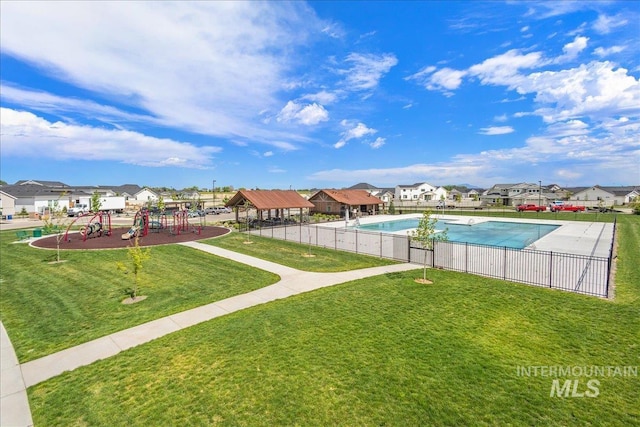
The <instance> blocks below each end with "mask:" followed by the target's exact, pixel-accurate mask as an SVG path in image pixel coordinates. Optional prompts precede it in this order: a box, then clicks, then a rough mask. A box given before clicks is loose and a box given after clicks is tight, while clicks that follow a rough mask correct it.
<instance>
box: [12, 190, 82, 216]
mask: <svg viewBox="0 0 640 427" xmlns="http://www.w3.org/2000/svg"><path fill="white" fill-rule="evenodd" d="M2 191H4V192H5V193H7V194H9V195H11V196H13V197H15V209H16V211H17V212H18V213H19V212H21V211H22V210H23V209H24V210H26V211H27V212H28V213H30V214H31V213H40V214H42V213H43V212H44V211H45V210H46V209H49V208H51V207H53V206H55V205H57V206H58V207H59V208H60V209H68V208H69V207H71V206H72V204H73V203H74V202H76V201H79V200H80V199H83V200H87V201H88V200H89V199H90V198H91V194H89V193H86V192H82V191H76V190H75V189H73V188H70V187H61V186H58V187H46V186H43V185H42V184H40V183H36V184H33V183H31V184H30V183H27V182H23V183H22V184H17V185H4V186H2ZM87 203H88V202H87Z"/></svg>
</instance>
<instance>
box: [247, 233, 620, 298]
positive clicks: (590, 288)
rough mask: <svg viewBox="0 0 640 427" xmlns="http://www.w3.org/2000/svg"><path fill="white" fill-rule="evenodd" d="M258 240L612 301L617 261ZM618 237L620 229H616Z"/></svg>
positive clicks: (493, 249)
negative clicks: (612, 278) (613, 269)
mask: <svg viewBox="0 0 640 427" xmlns="http://www.w3.org/2000/svg"><path fill="white" fill-rule="evenodd" d="M250 232H251V233H252V234H256V235H260V236H263V237H269V238H274V239H280V240H287V241H294V242H297V243H301V244H308V245H312V246H319V247H324V248H330V249H335V250H341V251H348V252H354V253H360V254H365V255H372V256H377V257H381V258H388V259H393V260H396V261H402V262H410V263H415V264H420V265H424V263H425V262H426V263H427V265H428V266H431V267H433V268H442V269H445V270H451V271H459V272H464V273H469V274H476V275H479V276H486V277H493V278H498V279H503V280H508V281H512V282H518V283H524V284H528V285H534V286H541V287H548V288H554V289H562V290H565V291H570V292H576V293H580V294H585V295H592V296H598V297H608V296H609V280H610V272H611V258H612V251H613V243H612V248H611V249H610V251H609V256H608V257H598V256H593V255H576V254H568V253H560V252H548V251H539V250H531V249H513V248H507V247H498V246H488V245H478V244H471V243H457V242H448V241H444V242H434V245H433V249H432V250H428V249H424V248H422V247H421V246H420V245H419V243H418V242H415V241H412V240H411V239H410V238H409V236H407V235H399V234H386V233H380V232H372V231H362V230H357V229H350V228H344V227H322V226H318V225H310V224H294V225H282V226H274V227H262V228H256V229H253V230H251V231H250ZM614 234H615V224H614Z"/></svg>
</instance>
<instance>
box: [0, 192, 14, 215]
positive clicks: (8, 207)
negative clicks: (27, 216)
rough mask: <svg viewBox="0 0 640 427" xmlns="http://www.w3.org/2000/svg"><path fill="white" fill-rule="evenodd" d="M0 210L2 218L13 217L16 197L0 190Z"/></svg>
mask: <svg viewBox="0 0 640 427" xmlns="http://www.w3.org/2000/svg"><path fill="white" fill-rule="evenodd" d="M0 212H1V214H0V215H2V217H3V218H9V216H11V217H13V216H14V215H15V214H16V198H15V197H14V196H12V195H11V194H7V193H5V192H4V191H0Z"/></svg>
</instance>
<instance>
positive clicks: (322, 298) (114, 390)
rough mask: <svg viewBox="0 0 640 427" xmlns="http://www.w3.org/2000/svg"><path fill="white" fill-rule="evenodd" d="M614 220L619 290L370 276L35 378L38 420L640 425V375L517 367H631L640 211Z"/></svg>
mask: <svg viewBox="0 0 640 427" xmlns="http://www.w3.org/2000/svg"><path fill="white" fill-rule="evenodd" d="M619 224H620V227H619V230H620V245H619V250H618V258H617V279H616V291H617V298H616V299H615V300H613V301H611V300H604V299H599V298H594V297H587V296H582V295H577V294H571V293H567V292H562V291H554V290H549V289H545V288H537V287H531V286H526V285H519V284H514V283H507V282H503V281H500V280H495V279H488V278H482V277H477V276H470V275H465V274H461V273H455V272H446V271H440V270H436V271H432V272H431V273H430V278H432V279H433V280H434V282H435V283H434V284H433V285H429V286H425V285H419V284H417V283H415V282H414V281H413V279H414V276H415V272H407V273H394V274H387V275H383V276H379V277H373V278H368V279H363V280H359V281H354V282H350V283H347V284H343V285H340V286H335V287H332V288H325V289H321V290H318V291H315V292H313V293H308V294H304V295H298V296H294V297H291V298H288V299H286V300H279V301H275V302H273V303H270V304H266V305H260V306H256V307H253V308H250V309H247V310H244V311H242V312H237V313H233V314H230V315H228V316H224V317H220V318H216V319H214V320H211V321H209V322H205V323H202V324H199V325H196V326H194V327H192V328H189V329H186V330H183V331H180V332H177V333H174V334H171V335H169V336H166V337H164V338H161V339H158V340H156V341H153V342H151V343H148V344H145V345H143V346H140V347H137V348H134V349H131V350H128V351H125V352H123V353H120V354H119V355H117V356H115V357H112V358H110V359H107V360H103V361H99V362H96V363H94V364H92V365H90V366H86V367H82V368H79V369H77V370H75V371H73V372H68V373H65V374H63V375H61V376H59V377H56V378H53V379H51V380H48V381H46V382H44V383H42V384H39V385H37V386H34V387H31V388H30V389H29V390H28V393H29V399H30V403H31V408H32V412H33V416H34V421H35V424H36V425H92V426H93V425H96V426H97V425H108V426H113V425H144V426H148V425H217V424H224V425H252V426H253V425H265V426H267V425H268V426H271V425H322V426H325V425H398V426H406V425H455V426H458V425H495V426H502V425H515V426H520V425H558V426H568V425H593V426H600V425H607V426H631V425H640V393H639V392H638V390H640V379H639V378H638V377H599V378H597V379H598V381H599V384H598V385H597V388H598V396H597V397H592V398H591V397H575V398H572V397H567V398H565V397H550V392H551V388H552V383H553V379H560V380H561V382H562V383H564V380H565V379H571V380H573V379H576V380H578V381H579V384H578V389H577V392H584V391H586V390H587V388H586V381H587V380H589V379H590V378H585V377H580V378H573V377H571V378H564V377H562V378H556V377H540V376H538V377H524V376H519V375H518V367H522V366H524V367H527V366H532V365H533V366H563V367H564V366H580V367H582V366H587V367H588V366H635V367H638V366H640V299H639V298H638V296H639V295H640V269H639V268H638V261H639V260H640V217H631V216H628V217H624V218H621V219H620V221H619ZM272 245H273V246H272V248H273V250H272V252H278V248H279V242H273V244H272ZM301 248H304V245H303V246H302V247H301ZM298 251H300V249H299V250H298ZM9 332H10V334H11V329H9Z"/></svg>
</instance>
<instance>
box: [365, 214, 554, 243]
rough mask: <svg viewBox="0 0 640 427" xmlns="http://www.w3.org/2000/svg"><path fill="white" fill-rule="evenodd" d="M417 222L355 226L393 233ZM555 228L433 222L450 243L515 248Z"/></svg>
mask: <svg viewBox="0 0 640 427" xmlns="http://www.w3.org/2000/svg"><path fill="white" fill-rule="evenodd" d="M419 222H420V218H408V219H401V220H397V221H383V222H377V223H372V224H363V225H359V226H357V227H356V228H357V229H358V230H368V231H380V232H383V233H394V232H398V231H404V230H407V231H408V230H411V229H415V228H417V227H418V223H419ZM558 227H560V226H559V225H550V224H531V223H526V222H506V221H486V222H480V223H477V224H471V225H468V224H457V223H452V222H446V221H445V222H442V221H440V222H438V223H437V224H436V230H437V231H444V229H445V228H446V229H447V237H448V240H449V241H451V242H463V243H464V242H466V243H476V244H481V245H489V246H502V247H505V246H506V247H508V248H514V249H523V248H525V247H527V246H529V245H530V244H532V243H533V242H535V241H536V240H538V239H540V238H541V237H543V236H545V235H547V234H549V233H550V232H552V231H553V230H555V229H557V228H558Z"/></svg>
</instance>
